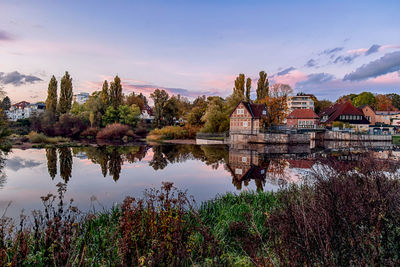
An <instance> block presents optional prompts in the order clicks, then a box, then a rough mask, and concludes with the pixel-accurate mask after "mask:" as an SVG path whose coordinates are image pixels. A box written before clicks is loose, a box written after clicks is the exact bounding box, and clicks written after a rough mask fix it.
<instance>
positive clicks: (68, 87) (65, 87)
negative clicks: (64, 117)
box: [58, 71, 73, 114]
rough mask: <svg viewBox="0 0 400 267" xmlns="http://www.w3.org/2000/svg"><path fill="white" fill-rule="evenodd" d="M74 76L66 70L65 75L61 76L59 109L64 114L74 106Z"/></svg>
mask: <svg viewBox="0 0 400 267" xmlns="http://www.w3.org/2000/svg"><path fill="white" fill-rule="evenodd" d="M72 96H73V94H72V78H71V76H70V75H69V74H68V71H66V72H65V75H64V76H63V77H62V78H61V85H60V100H59V102H58V111H59V112H60V113H61V114H63V113H67V112H69V111H70V110H71V107H72Z"/></svg>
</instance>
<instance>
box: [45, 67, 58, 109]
mask: <svg viewBox="0 0 400 267" xmlns="http://www.w3.org/2000/svg"><path fill="white" fill-rule="evenodd" d="M46 110H47V111H49V112H51V113H52V114H55V113H56V111H57V80H56V77H54V75H53V76H52V77H51V79H50V82H49V87H48V89H47V99H46Z"/></svg>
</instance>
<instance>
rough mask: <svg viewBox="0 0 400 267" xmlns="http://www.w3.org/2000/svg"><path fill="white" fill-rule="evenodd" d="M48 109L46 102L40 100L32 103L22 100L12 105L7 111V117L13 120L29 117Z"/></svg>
mask: <svg viewBox="0 0 400 267" xmlns="http://www.w3.org/2000/svg"><path fill="white" fill-rule="evenodd" d="M45 109H46V104H44V103H42V102H38V103H35V104H30V103H29V102H26V101H22V102H19V103H16V104H14V105H11V107H10V110H7V111H6V114H7V117H8V119H9V120H11V121H17V120H22V119H28V118H30V117H31V116H33V115H35V114H39V113H41V112H43V111H44V110H45Z"/></svg>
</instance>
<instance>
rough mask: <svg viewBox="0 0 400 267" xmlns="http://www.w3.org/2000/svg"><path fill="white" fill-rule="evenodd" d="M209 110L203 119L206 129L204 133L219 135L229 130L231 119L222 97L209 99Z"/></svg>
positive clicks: (204, 128) (203, 129)
mask: <svg viewBox="0 0 400 267" xmlns="http://www.w3.org/2000/svg"><path fill="white" fill-rule="evenodd" d="M208 102H209V103H208V105H207V110H206V112H205V114H204V116H203V118H202V121H203V122H204V127H203V128H202V132H209V133H218V132H224V131H227V130H228V129H229V117H228V116H227V113H226V105H225V102H224V100H223V99H222V98H220V97H209V100H208Z"/></svg>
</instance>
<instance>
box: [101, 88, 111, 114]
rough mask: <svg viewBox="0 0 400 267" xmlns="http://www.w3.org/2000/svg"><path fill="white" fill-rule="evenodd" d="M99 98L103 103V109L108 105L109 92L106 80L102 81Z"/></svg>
mask: <svg viewBox="0 0 400 267" xmlns="http://www.w3.org/2000/svg"><path fill="white" fill-rule="evenodd" d="M100 99H101V102H102V104H103V111H105V110H106V109H107V107H108V105H110V94H109V89H108V82H107V80H105V81H104V83H103V87H102V88H101V93H100Z"/></svg>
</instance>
